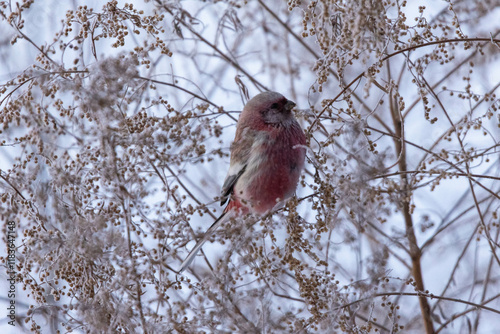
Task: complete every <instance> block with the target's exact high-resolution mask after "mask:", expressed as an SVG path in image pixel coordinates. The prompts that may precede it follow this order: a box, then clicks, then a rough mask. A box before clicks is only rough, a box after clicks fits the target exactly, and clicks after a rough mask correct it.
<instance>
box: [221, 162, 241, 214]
mask: <svg viewBox="0 0 500 334" xmlns="http://www.w3.org/2000/svg"><path fill="white" fill-rule="evenodd" d="M246 168H247V165H246V164H245V165H241V164H238V165H237V166H235V167H229V171H228V173H227V176H226V179H225V180H224V185H223V186H222V190H221V195H222V200H221V201H220V205H224V204H225V203H226V202H227V200H228V199H229V197H230V196H231V193H232V192H233V188H234V185H235V184H236V182H237V181H238V179H239V178H240V176H241V175H242V174H243V173H244V172H245V170H246Z"/></svg>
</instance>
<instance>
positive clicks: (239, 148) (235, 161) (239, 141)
mask: <svg viewBox="0 0 500 334" xmlns="http://www.w3.org/2000/svg"><path fill="white" fill-rule="evenodd" d="M256 136H257V132H256V131H255V130H251V129H249V128H244V129H242V130H240V129H238V130H237V131H236V136H235V138H234V142H233V144H232V145H231V164H230V165H229V170H228V172H227V176H226V179H225V180H224V185H223V186H222V190H221V195H222V200H221V205H224V204H225V203H226V202H227V200H228V199H229V197H230V195H231V193H232V192H233V189H234V186H235V184H236V182H237V181H238V179H239V178H240V176H241V175H242V174H243V173H245V171H246V168H247V165H248V160H249V158H250V153H251V149H252V145H253V144H254V142H255V137H256Z"/></svg>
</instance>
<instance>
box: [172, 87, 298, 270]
mask: <svg viewBox="0 0 500 334" xmlns="http://www.w3.org/2000/svg"><path fill="white" fill-rule="evenodd" d="M294 106H295V103H294V102H292V101H289V100H287V99H286V98H285V97H284V96H283V95H281V94H279V93H276V92H265V93H261V94H258V95H257V96H255V97H254V98H252V99H251V100H250V101H248V103H247V104H246V105H245V108H244V109H243V112H242V113H241V115H240V118H239V120H238V125H237V128H236V136H235V138H234V142H233V144H232V145H231V163H230V166H229V171H228V174H227V176H226V179H225V181H224V185H223V186H222V196H223V200H222V203H221V204H224V203H225V202H226V201H229V203H228V205H227V206H226V208H225V210H224V213H223V214H222V215H221V216H220V217H219V218H218V219H217V220H216V221H215V222H214V224H213V225H212V226H211V227H210V228H209V229H208V230H207V232H206V233H205V235H204V236H203V237H202V238H201V239H200V240H199V241H198V243H197V244H196V245H195V247H194V248H193V250H191V252H190V253H189V255H188V256H187V257H186V259H185V260H184V262H183V263H182V264H181V268H180V270H179V272H182V271H183V270H184V269H186V267H188V266H189V264H190V263H191V262H192V261H193V259H194V257H195V255H196V253H197V252H198V251H199V249H200V248H201V246H202V245H203V243H204V242H205V241H206V240H208V239H209V237H210V236H211V235H212V233H213V232H214V231H215V230H216V229H217V227H218V226H219V225H220V224H221V223H222V222H223V221H225V220H226V219H228V218H229V217H232V216H235V215H242V214H246V213H255V214H259V215H262V214H265V213H267V212H269V211H270V210H272V209H273V208H274V207H275V206H276V205H277V204H278V203H279V202H282V201H284V200H286V199H287V198H289V197H290V196H292V195H293V193H294V192H295V189H296V188H297V183H298V181H299V177H300V173H301V172H302V169H303V168H304V160H305V154H306V149H305V144H306V137H305V135H304V131H303V130H302V128H301V127H300V125H299V123H298V122H297V120H296V119H295V117H294V116H293V114H292V112H291V110H292V108H293V107H294Z"/></svg>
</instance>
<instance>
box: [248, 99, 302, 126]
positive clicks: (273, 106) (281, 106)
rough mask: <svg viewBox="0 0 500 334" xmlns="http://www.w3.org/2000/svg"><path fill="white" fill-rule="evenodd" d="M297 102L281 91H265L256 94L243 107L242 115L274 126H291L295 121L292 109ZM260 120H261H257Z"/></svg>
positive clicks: (253, 120) (253, 121) (254, 121)
mask: <svg viewBox="0 0 500 334" xmlns="http://www.w3.org/2000/svg"><path fill="white" fill-rule="evenodd" d="M294 106H295V103H294V102H292V101H290V100H288V99H287V98H285V97H284V96H283V95H281V94H280V93H276V92H264V93H260V94H258V95H256V96H254V97H253V98H252V99H250V101H248V103H247V104H246V106H245V108H244V109H243V113H242V115H241V117H242V118H243V119H248V120H249V121H252V122H251V123H261V124H262V123H263V124H266V125H271V126H273V127H285V128H287V127H289V126H290V125H292V124H293V123H294V122H295V118H294V116H293V114H292V112H291V111H292V109H293V107H294ZM257 120H259V122H256V121H257Z"/></svg>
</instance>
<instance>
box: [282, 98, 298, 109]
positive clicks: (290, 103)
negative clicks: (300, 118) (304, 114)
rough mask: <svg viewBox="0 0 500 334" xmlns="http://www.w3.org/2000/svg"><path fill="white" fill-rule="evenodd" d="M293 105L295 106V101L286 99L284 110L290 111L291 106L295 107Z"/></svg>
mask: <svg viewBox="0 0 500 334" xmlns="http://www.w3.org/2000/svg"><path fill="white" fill-rule="evenodd" d="M295 106H296V104H295V102H293V101H290V100H288V101H286V103H285V110H287V111H290V110H292V109H293V107H295Z"/></svg>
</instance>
